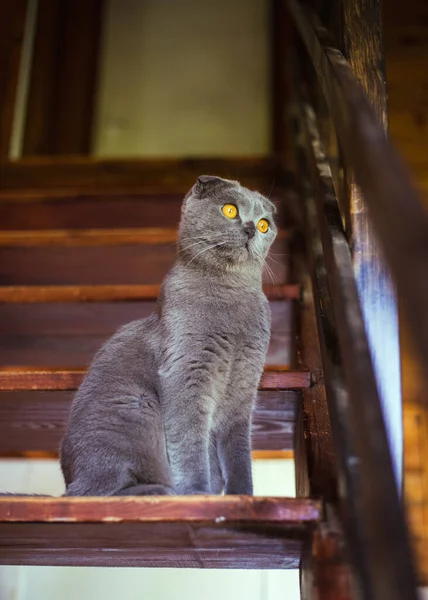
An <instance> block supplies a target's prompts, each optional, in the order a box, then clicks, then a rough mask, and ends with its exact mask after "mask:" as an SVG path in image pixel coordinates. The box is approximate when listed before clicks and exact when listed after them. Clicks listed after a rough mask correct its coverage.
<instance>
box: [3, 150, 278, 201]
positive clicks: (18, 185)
mask: <svg viewBox="0 0 428 600" xmlns="http://www.w3.org/2000/svg"><path fill="white" fill-rule="evenodd" d="M204 173H205V174H216V175H218V176H220V177H226V178H227V179H238V180H239V181H240V182H241V183H242V184H243V185H246V186H248V187H250V188H251V187H255V188H256V189H258V190H259V191H262V192H263V191H264V192H266V193H269V189H270V187H271V185H272V182H273V181H276V183H277V185H278V184H279V183H281V181H282V180H283V177H282V174H281V171H279V170H278V168H277V165H276V163H275V161H274V160H272V159H270V158H265V157H249V158H247V157H245V158H201V159H200V158H184V159H162V160H160V159H140V160H126V159H123V160H121V159H96V158H90V157H87V158H86V157H82V156H67V157H55V158H47V157H34V158H33V157H32V158H24V159H21V160H17V161H13V162H9V163H6V164H4V165H2V168H1V172H0V175H1V187H2V188H3V189H9V190H10V189H23V188H24V189H25V188H26V189H36V188H39V189H46V188H49V187H50V188H53V187H60V188H61V187H62V188H64V187H73V188H86V187H88V188H90V187H94V186H95V187H108V186H112V187H113V186H118V187H123V188H126V187H134V188H135V187H137V186H138V187H139V188H140V191H142V190H146V191H150V190H163V191H171V192H173V193H178V192H187V190H188V189H189V188H190V187H191V186H192V185H193V183H194V182H195V181H196V178H197V177H198V175H203V174H204Z"/></svg>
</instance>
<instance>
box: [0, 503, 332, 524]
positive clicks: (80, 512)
mask: <svg viewBox="0 0 428 600" xmlns="http://www.w3.org/2000/svg"><path fill="white" fill-rule="evenodd" d="M320 513H321V503H320V502H319V501H317V500H311V499H307V498H299V499H297V498H276V497H258V496H202V497H199V496H176V497H170V496H152V497H150V496H145V497H138V496H128V497H123V498H118V497H116V498H114V497H113V498H110V497H83V498H22V497H21V498H19V497H13V498H8V497H1V498H0V522H2V523H32V522H33V523H34V522H44V523H124V522H131V521H132V522H134V523H142V522H145V523H165V524H166V523H177V522H182V523H189V524H191V523H192V524H196V523H209V522H214V523H215V522H216V520H217V523H223V524H225V525H227V524H228V523H237V522H240V523H249V524H250V523H257V524H260V523H266V524H267V523H271V524H274V523H276V524H286V523H287V522H289V523H296V524H303V523H316V522H317V521H318V520H319V519H320Z"/></svg>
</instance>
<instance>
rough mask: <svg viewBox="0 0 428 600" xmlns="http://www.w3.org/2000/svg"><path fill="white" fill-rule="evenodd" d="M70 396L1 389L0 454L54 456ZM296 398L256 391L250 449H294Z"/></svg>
mask: <svg viewBox="0 0 428 600" xmlns="http://www.w3.org/2000/svg"><path fill="white" fill-rule="evenodd" d="M73 396H74V392H73V391H70V390H50V391H45V390H15V391H0V455H3V456H4V455H12V454H13V455H21V454H23V453H25V452H47V453H50V455H51V456H56V455H57V453H58V448H59V444H60V442H61V440H62V438H63V436H64V433H65V425H66V422H67V418H68V413H69V410H70V404H71V401H72V399H73ZM299 402H300V395H299V393H298V392H295V391H270V390H260V391H259V394H258V400H257V405H256V408H255V410H254V413H253V427H252V449H253V451H257V452H260V451H275V452H284V451H291V450H293V448H294V428H295V421H296V411H297V409H298V406H299ZM259 456H262V455H259ZM278 456H280V455H278ZM284 456H286V455H282V457H284Z"/></svg>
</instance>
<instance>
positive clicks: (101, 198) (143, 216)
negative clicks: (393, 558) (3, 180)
mask: <svg viewBox="0 0 428 600" xmlns="http://www.w3.org/2000/svg"><path fill="white" fill-rule="evenodd" d="M265 192H266V193H267V195H268V196H269V197H270V199H271V200H272V201H273V202H274V204H275V205H276V207H277V211H278V213H277V219H276V220H277V223H278V224H281V225H283V226H284V217H285V216H286V215H284V212H285V210H284V209H285V208H286V204H287V202H286V201H285V200H286V199H287V197H288V196H289V195H290V191H289V190H286V189H285V188H278V187H274V188H272V189H270V188H269V189H268V190H265ZM183 195H184V194H182V193H173V192H169V193H167V192H162V191H161V190H157V191H156V190H154V191H153V192H152V193H149V192H144V190H142V189H141V188H138V189H134V188H115V187H114V188H101V187H100V186H97V187H92V188H82V189H79V188H77V189H76V188H70V189H64V188H62V189H55V188H54V189H52V190H50V189H43V190H15V191H5V190H3V191H1V190H0V223H1V229H2V230H7V231H10V230H44V231H45V230H48V229H60V230H63V229H66V230H69V229H73V230H74V229H118V228H135V227H138V228H158V227H159V226H160V225H162V227H170V228H177V226H178V223H179V220H180V214H181V205H182V202H183ZM101 206H102V209H101ZM287 225H288V223H287V220H286V221H285V227H287Z"/></svg>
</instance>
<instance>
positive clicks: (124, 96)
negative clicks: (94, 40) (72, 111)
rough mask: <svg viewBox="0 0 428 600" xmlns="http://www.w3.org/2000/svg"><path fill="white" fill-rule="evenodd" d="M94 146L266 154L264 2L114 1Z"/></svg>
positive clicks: (103, 151) (119, 152) (132, 151)
mask: <svg viewBox="0 0 428 600" xmlns="http://www.w3.org/2000/svg"><path fill="white" fill-rule="evenodd" d="M102 47H103V50H102V53H101V73H100V81H99V96H98V105H97V116H96V119H95V123H96V124H95V129H94V138H93V139H94V153H95V154H96V155H98V156H130V155H132V156H146V157H147V156H204V155H210V156H215V155H219V156H228V155H229V156H233V155H235V156H236V155H242V156H244V155H254V154H266V153H268V151H269V143H270V142H269V111H270V100H269V61H270V59H269V2H268V0H251V2H247V0H216V1H215V2H212V1H211V0H180V1H179V2H177V1H175V0H108V4H107V15H106V20H105V24H104V38H103V44H102Z"/></svg>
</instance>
